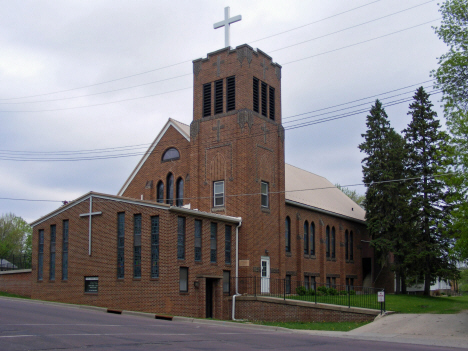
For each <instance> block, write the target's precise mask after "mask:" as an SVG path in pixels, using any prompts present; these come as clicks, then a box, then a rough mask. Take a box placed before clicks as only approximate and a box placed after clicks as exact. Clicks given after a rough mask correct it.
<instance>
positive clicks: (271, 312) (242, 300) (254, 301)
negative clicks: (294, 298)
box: [224, 296, 379, 322]
mask: <svg viewBox="0 0 468 351" xmlns="http://www.w3.org/2000/svg"><path fill="white" fill-rule="evenodd" d="M273 300H274V299H269V298H261V297H258V298H255V297H243V296H241V297H238V298H237V299H236V315H235V317H236V319H247V320H249V321H268V322H298V321H301V322H365V321H372V320H374V318H375V317H376V316H377V315H378V313H379V311H369V310H363V309H356V308H351V309H348V308H345V307H338V306H337V307H332V306H320V305H314V304H312V303H304V302H302V303H301V302H291V301H288V303H286V302H284V301H282V300H279V301H273ZM225 310H226V311H227V312H228V313H229V314H227V315H225V316H224V317H225V319H231V311H232V301H231V300H229V301H228V302H227V303H226V308H225Z"/></svg>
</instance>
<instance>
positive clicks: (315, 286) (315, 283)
mask: <svg viewBox="0 0 468 351" xmlns="http://www.w3.org/2000/svg"><path fill="white" fill-rule="evenodd" d="M314 291H315V294H314V298H315V304H317V282H315V281H314Z"/></svg>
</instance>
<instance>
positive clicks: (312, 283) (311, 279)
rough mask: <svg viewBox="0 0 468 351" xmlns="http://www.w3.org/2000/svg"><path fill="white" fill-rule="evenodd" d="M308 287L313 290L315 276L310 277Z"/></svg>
mask: <svg viewBox="0 0 468 351" xmlns="http://www.w3.org/2000/svg"><path fill="white" fill-rule="evenodd" d="M310 288H311V289H312V290H315V277H310Z"/></svg>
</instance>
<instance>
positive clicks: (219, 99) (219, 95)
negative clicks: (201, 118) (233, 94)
mask: <svg viewBox="0 0 468 351" xmlns="http://www.w3.org/2000/svg"><path fill="white" fill-rule="evenodd" d="M214 103H215V114H217V113H223V80H222V79H220V80H217V81H216V82H215V96H214Z"/></svg>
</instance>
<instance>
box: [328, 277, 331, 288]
mask: <svg viewBox="0 0 468 351" xmlns="http://www.w3.org/2000/svg"><path fill="white" fill-rule="evenodd" d="M330 286H331V278H330V277H327V288H329V287H330Z"/></svg>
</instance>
